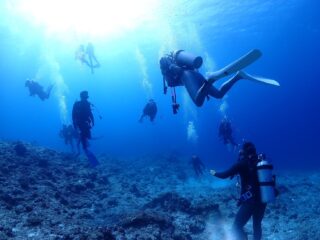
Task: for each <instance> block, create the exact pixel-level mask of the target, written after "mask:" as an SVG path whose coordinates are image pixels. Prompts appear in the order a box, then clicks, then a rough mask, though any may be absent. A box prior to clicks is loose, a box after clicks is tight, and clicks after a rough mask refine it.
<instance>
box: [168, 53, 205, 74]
mask: <svg viewBox="0 0 320 240" xmlns="http://www.w3.org/2000/svg"><path fill="white" fill-rule="evenodd" d="M174 59H175V61H176V63H177V65H178V66H179V67H187V68H189V69H192V70H193V69H198V68H200V67H201V65H202V62H203V60H202V57H200V56H195V55H193V54H192V53H189V52H186V51H184V50H178V51H176V52H175V53H174Z"/></svg>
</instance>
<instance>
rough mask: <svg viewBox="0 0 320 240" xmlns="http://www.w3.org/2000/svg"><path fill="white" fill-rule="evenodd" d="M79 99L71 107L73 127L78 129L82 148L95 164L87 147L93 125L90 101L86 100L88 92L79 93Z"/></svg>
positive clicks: (95, 163)
mask: <svg viewBox="0 0 320 240" xmlns="http://www.w3.org/2000/svg"><path fill="white" fill-rule="evenodd" d="M80 98H81V101H77V102H75V103H74V105H73V109H72V121H73V127H74V129H76V130H79V131H80V141H81V144H82V148H83V150H84V152H85V154H86V155H87V157H88V159H89V161H90V163H91V165H92V166H96V165H97V164H98V161H97V159H96V157H95V156H94V155H93V153H91V152H90V151H89V149H88V147H89V139H91V128H92V127H93V126H94V117H93V114H92V111H91V103H90V102H89V101H88V98H89V96H88V92H87V91H82V92H81V93H80Z"/></svg>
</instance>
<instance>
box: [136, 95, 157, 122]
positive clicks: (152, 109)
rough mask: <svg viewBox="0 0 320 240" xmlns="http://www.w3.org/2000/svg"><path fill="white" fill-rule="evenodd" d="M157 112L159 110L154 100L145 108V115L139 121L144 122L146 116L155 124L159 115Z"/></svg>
mask: <svg viewBox="0 0 320 240" xmlns="http://www.w3.org/2000/svg"><path fill="white" fill-rule="evenodd" d="M157 111H158V109H157V104H156V102H155V101H154V100H153V99H150V100H149V102H148V103H147V104H146V105H145V107H144V108H143V113H142V115H141V117H140V119H139V122H142V121H143V118H144V117H145V116H148V117H149V118H150V121H151V122H153V121H154V119H155V117H156V115H157Z"/></svg>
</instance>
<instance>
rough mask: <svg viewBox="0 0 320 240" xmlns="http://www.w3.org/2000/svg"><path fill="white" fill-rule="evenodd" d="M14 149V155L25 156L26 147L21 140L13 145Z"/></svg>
mask: <svg viewBox="0 0 320 240" xmlns="http://www.w3.org/2000/svg"><path fill="white" fill-rule="evenodd" d="M14 151H15V152H16V155H17V156H19V157H25V156H26V154H27V151H28V150H27V148H26V147H25V146H24V144H23V143H22V142H18V143H16V144H15V146H14Z"/></svg>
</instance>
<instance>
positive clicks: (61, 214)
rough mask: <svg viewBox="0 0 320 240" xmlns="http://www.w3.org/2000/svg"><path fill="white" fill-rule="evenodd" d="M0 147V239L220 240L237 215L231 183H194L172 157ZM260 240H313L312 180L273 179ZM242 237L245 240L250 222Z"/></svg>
mask: <svg viewBox="0 0 320 240" xmlns="http://www.w3.org/2000/svg"><path fill="white" fill-rule="evenodd" d="M16 144H17V143H16V142H6V141H2V142H0V161H1V163H0V164H1V165H0V166H1V167H0V185H1V188H0V240H2V239H90V240H91V239H117V240H118V239H129V240H130V239H139V240H142V239H146V240H147V239H150V240H151V239H164V240H167V239H174V240H183V239H197V240H208V239H209V240H220V239H228V238H227V236H228V232H229V231H228V230H230V227H231V224H232V222H233V219H234V216H235V213H236V212H237V206H236V200H235V198H236V196H237V188H236V187H235V184H234V182H232V181H228V180H219V179H216V178H213V177H211V176H210V175H209V174H208V173H206V174H205V175H204V176H203V177H201V178H196V177H195V175H194V172H193V169H192V167H191V165H190V163H189V159H187V158H184V157H178V156H177V155H174V154H170V155H157V156H143V157H139V158H131V159H119V158H115V157H110V156H99V160H100V161H101V164H100V165H99V166H98V167H97V168H94V169H92V168H90V167H89V166H88V163H87V160H86V159H85V158H84V157H78V158H73V157H72V156H71V155H70V154H66V153H59V152H56V151H54V150H51V149H46V148H43V147H39V146H33V145H31V144H29V143H23V145H24V146H25V147H26V150H27V151H26V152H25V155H24V156H19V155H18V154H17V153H19V154H20V155H23V152H19V151H18V152H17V151H16V150H15V146H16ZM277 182H278V183H277V184H278V188H279V190H280V191H281V194H280V195H279V197H278V198H277V200H276V202H275V203H272V204H269V205H268V207H267V210H266V214H265V218H264V220H263V239H266V240H271V239H279V240H282V239H283V240H284V239H290V240H294V239H301V240H304V239H305V240H307V239H314V240H316V239H320V227H319V224H320V186H319V184H320V173H318V172H316V171H314V172H313V173H312V172H300V173H298V172H290V171H287V172H277ZM246 230H247V232H248V234H249V239H251V238H252V229H251V223H249V224H247V226H246Z"/></svg>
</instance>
